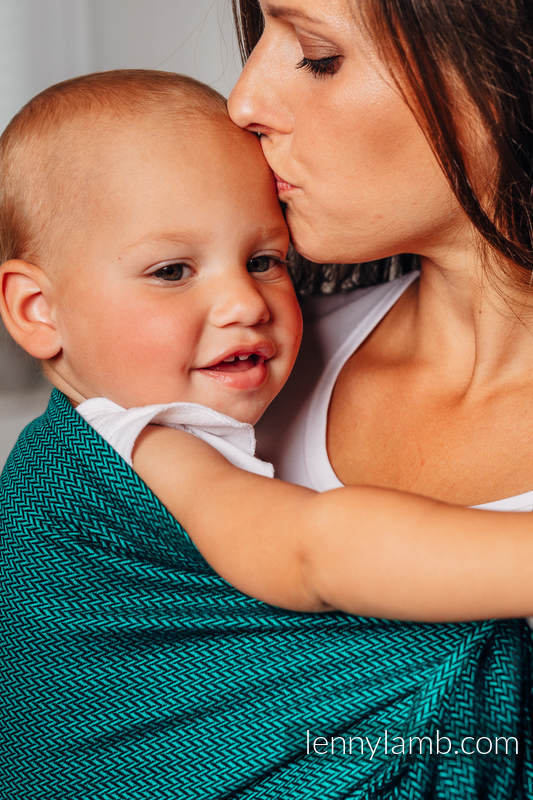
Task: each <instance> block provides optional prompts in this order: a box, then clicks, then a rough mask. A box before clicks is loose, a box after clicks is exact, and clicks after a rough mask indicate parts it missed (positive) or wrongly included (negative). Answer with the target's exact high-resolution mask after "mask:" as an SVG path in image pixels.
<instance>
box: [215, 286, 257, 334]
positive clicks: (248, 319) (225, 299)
mask: <svg viewBox="0 0 533 800" xmlns="http://www.w3.org/2000/svg"><path fill="white" fill-rule="evenodd" d="M210 321H211V323H212V324H213V325H216V326H217V327H219V328H222V327H225V326H226V325H245V326H246V327H250V326H253V325H261V324H265V323H267V322H269V321H270V309H269V307H268V304H267V303H266V301H265V299H264V297H263V295H262V294H261V292H260V291H259V288H258V286H257V284H256V283H255V281H254V279H253V278H251V277H250V276H249V275H247V276H246V277H244V278H243V279H242V280H240V281H239V282H238V283H237V282H234V281H231V282H229V283H228V285H227V286H226V287H225V288H224V289H223V290H219V291H217V293H216V298H215V301H214V303H213V305H212V307H211V314H210Z"/></svg>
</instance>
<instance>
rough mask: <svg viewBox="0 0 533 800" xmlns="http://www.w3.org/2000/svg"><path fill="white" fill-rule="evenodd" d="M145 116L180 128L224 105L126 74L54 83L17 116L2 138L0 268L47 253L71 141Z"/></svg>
mask: <svg viewBox="0 0 533 800" xmlns="http://www.w3.org/2000/svg"><path fill="white" fill-rule="evenodd" d="M150 112H153V113H159V114H164V115H167V116H168V117H169V118H173V119H175V120H176V119H180V120H181V119H183V120H184V121H185V120H190V119H191V118H192V119H197V118H198V116H200V117H201V116H204V117H205V116H217V115H224V116H226V113H227V112H226V101H225V99H224V98H223V97H222V96H221V95H220V94H218V92H216V91H215V90H214V89H211V88H210V87H209V86H206V85H205V84H203V83H200V82H199V81H196V80H194V79H193V78H189V77H187V76H184V75H177V74H175V73H172V72H161V71H155V70H141V69H128V70H112V71H109V72H96V73H93V74H91V75H82V76H80V77H77V78H72V79H70V80H67V81H63V82H62V83H58V84H56V85H54V86H51V87H50V88H48V89H45V90H44V91H43V92H41V93H40V94H38V95H36V96H35V97H34V98H33V99H32V100H30V101H29V102H28V103H27V104H26V105H25V106H24V107H23V108H22V109H21V110H20V111H19V112H18V114H16V116H15V117H14V118H13V119H12V120H11V122H10V123H9V125H8V126H7V128H6V129H5V131H4V132H3V134H2V136H1V137H0V263H3V262H4V261H7V260H9V259H11V258H21V259H25V260H28V261H35V262H36V261H37V260H38V259H39V256H40V255H41V254H42V253H43V252H46V251H47V249H48V247H49V246H50V243H51V239H52V231H53V230H54V223H55V222H57V220H63V219H64V217H65V216H66V213H65V212H68V205H69V193H68V192H65V191H62V187H63V181H64V179H65V174H66V172H68V174H69V176H70V177H71V176H72V175H75V174H76V173H75V168H72V169H70V170H66V169H65V167H66V165H69V152H68V142H69V134H70V141H71V142H72V139H73V137H76V138H78V139H79V137H80V136H82V135H83V130H91V128H94V127H95V126H96V125H97V124H99V123H100V122H101V121H102V118H104V119H106V118H107V119H108V120H113V119H121V118H125V117H127V116H129V115H132V116H136V115H142V114H145V113H150ZM69 166H71V167H72V165H69ZM63 188H64V187H63ZM56 227H57V226H56ZM56 233H57V231H56Z"/></svg>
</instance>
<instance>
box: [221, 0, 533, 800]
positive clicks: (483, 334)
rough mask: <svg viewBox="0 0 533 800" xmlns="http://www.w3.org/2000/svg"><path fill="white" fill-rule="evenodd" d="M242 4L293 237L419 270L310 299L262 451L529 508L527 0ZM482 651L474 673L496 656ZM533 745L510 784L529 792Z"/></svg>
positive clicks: (246, 111) (485, 785)
mask: <svg viewBox="0 0 533 800" xmlns="http://www.w3.org/2000/svg"><path fill="white" fill-rule="evenodd" d="M234 11H235V17H236V21H237V26H238V32H239V36H240V42H241V48H242V52H243V54H244V56H245V57H248V60H247V62H246V64H245V67H244V70H243V73H242V76H241V78H240V80H239V82H238V83H237V85H236V87H235V88H234V90H233V92H232V94H231V97H230V101H229V109H230V114H231V116H232V118H233V120H234V121H235V122H236V123H237V124H238V125H240V126H242V127H246V128H248V129H249V130H251V131H255V132H256V133H257V134H259V135H260V137H261V144H262V147H263V152H264V154H265V157H266V159H267V161H268V163H269V164H270V166H271V168H272V170H273V171H274V172H275V174H276V178H277V185H278V191H279V195H280V199H281V200H282V201H283V202H284V203H285V206H286V216H287V221H288V224H289V227H290V229H291V234H292V238H293V242H294V245H295V248H296V250H297V251H298V252H299V253H301V254H302V255H303V256H304V257H305V258H307V259H310V260H312V261H314V262H320V263H325V262H337V263H353V262H366V261H370V260H376V259H383V258H386V257H392V256H397V255H398V254H402V253H413V254H416V256H418V258H417V259H416V260H417V262H418V264H417V265H419V267H420V273H418V272H412V273H411V274H408V275H405V276H404V277H401V278H399V279H398V280H396V281H393V282H392V283H390V284H387V285H382V286H379V287H376V288H372V289H365V290H362V291H359V292H356V293H355V294H354V295H349V296H348V297H345V298H342V297H339V296H337V297H333V298H328V299H325V298H322V299H320V300H319V299H316V300H313V301H312V303H308V317H309V319H308V323H307V330H306V335H305V337H304V346H303V350H302V355H301V358H300V363H299V368H297V370H296V372H295V374H294V376H293V378H292V380H291V383H290V384H289V387H288V389H287V390H286V391H285V393H284V394H282V396H281V397H280V398H279V400H278V401H277V402H276V403H275V404H274V405H273V406H272V407H271V410H270V412H269V413H268V414H267V417H266V418H265V420H264V422H263V423H262V430H261V431H260V434H261V436H262V440H263V447H262V455H264V456H265V457H268V458H270V459H272V460H274V461H275V462H276V465H277V468H278V474H279V475H280V477H282V478H283V479H285V480H289V481H293V482H297V483H301V484H304V485H308V486H310V487H312V488H314V489H316V490H325V489H330V488H333V487H335V486H340V485H342V484H352V483H353V484H370V485H378V486H385V487H391V488H396V489H401V490H408V491H413V492H417V493H420V494H426V495H430V496H433V497H437V498H440V499H442V500H445V501H449V502H452V503H457V504H464V505H479V506H483V507H486V508H493V509H499V510H502V511H504V510H515V511H516V510H523V511H532V510H533V490H532V487H533V413H532V411H531V409H532V408H533V383H532V382H531V374H533V373H532V370H533V347H532V344H533V339H532V337H533V323H532V311H533V292H532V291H531V281H532V270H533V250H532V241H531V231H532V225H531V211H532V206H531V183H532V162H533V158H532V156H533V154H532V152H531V145H532V140H531V130H532V127H533V121H532V107H531V97H532V96H533V85H532V68H533V30H532V21H533V19H532V18H533V13H532V7H531V4H530V3H528V2H525V1H524V2H521V0H516V1H515V0H512V1H511V2H507V1H506V2H499V0H495V2H491V3H490V4H487V3H481V2H476V1H475V0H469V2H461V0H456V1H455V2H453V3H445V2H443V0H425V1H419V2H417V0H402V2H401V3H397V2H393V1H391V2H388V1H387V0H369V1H368V2H360V3H355V2H348V1H347V0H306V1H305V2H304V1H303V0H287V2H284V3H283V5H280V4H278V3H277V2H274V1H271V0H265V1H264V2H261V3H260V4H259V3H257V2H253V0H252V1H250V0H241V2H240V3H238V2H234ZM315 274H316V272H315ZM344 274H345V273H344ZM314 283H315V285H316V280H315V281H314ZM269 451H270V452H269ZM502 498H504V499H502ZM509 522H510V520H509ZM506 523H507V520H504V519H503V518H502V535H504V533H505V530H506V529H505V524H506ZM374 652H375V653H380V652H381V645H380V644H377V647H376V649H375V651H373V650H372V648H371V647H370V646H369V650H368V652H367V657H368V658H370V659H371V658H373V657H374ZM482 661H483V659H481V660H480V662H479V664H478V670H479V673H478V678H479V679H480V676H481V675H482V674H483V673H484V670H485V673H484V674H485V676H486V675H487V674H488V673H487V670H488V671H489V672H490V670H496V669H497V667H496V666H495V662H492V664H490V665H487V663H485V665H484V666H482ZM399 673H401V669H400V670H399ZM526 677H527V676H526ZM478 678H476V683H475V684H474V685H479V684H478V683H477V681H478ZM389 702H392V701H390V699H389ZM454 703H455V704H456V710H458V708H459V704H460V700H458V698H457V696H455V698H454V699H452V700H451V705H450V706H449V707H450V708H453V704H454ZM485 703H486V701H485ZM478 724H479V723H478ZM524 757H525V761H524V766H525V772H523V773H522V780H523V781H524V782H523V783H520V779H519V780H518V782H517V784H516V786H515V787H514V788H513V789H512V790H511V795H510V796H516V797H521V796H524V792H525V793H526V796H527V795H528V794H531V792H532V791H533V786H532V781H533V777H532V775H531V753H530V752H529V753H526V754H525V756H524ZM462 767H463V770H464V772H463V774H462V778H460V779H459V782H458V784H454V783H453V778H452V773H453V771H454V768H453V767H451V768H450V765H449V763H448V765H447V766H446V765H445V764H444V765H443V760H442V759H441V760H440V767H439V769H442V773H441V774H440V779H439V777H436V778H434V781H435V782H434V783H433V784H431V781H430V782H429V783H426V784H424V782H423V781H421V782H420V783H419V784H416V783H410V780H409V779H408V778H407V777H406V776H405V774H404V778H403V779H402V777H401V776H400V774H399V773H397V774H396V775H395V778H394V779H393V780H392V784H391V785H394V786H395V787H396V788H395V789H392V788H391V787H389V789H388V790H387V789H385V788H384V785H383V784H380V789H379V791H382V792H383V795H382V794H379V796H380V797H381V796H387V797H389V796H390V797H395V796H402V797H403V796H408V792H409V791H414V794H412V795H409V796H417V797H418V796H432V797H441V796H445V797H456V796H457V797H459V796H462V797H463V796H470V795H469V794H468V791H474V789H473V784H469V789H468V790H467V789H466V786H467V783H468V779H467V778H466V772H467V768H466V767H465V763H464V762H463V764H462ZM446 769H450V770H451V771H450V772H449V773H448V774H447V775H446V776H445V775H444V773H445V772H446ZM457 769H458V770H459V772H458V773H456V777H458V775H459V774H460V770H461V767H457ZM528 769H529V773H528V772H527V770H528ZM482 771H483V770H482ZM482 771H481V772H479V773H478V774H477V776H476V777H475V778H473V777H472V774H471V775H470V779H472V780H473V781H474V783H476V782H477V783H476V785H477V789H476V791H477V792H479V794H478V795H475V796H482V797H489V796H490V797H496V798H499V797H505V796H506V795H505V792H506V791H508V789H507V790H505V789H504V788H503V784H500V782H499V780H500V779H499V778H498V776H497V771H496V772H495V773H494V774H492V775H491V776H490V777H489V774H488V773H485V774H484V775H483V774H482ZM527 775H529V777H527ZM524 776H526V777H524ZM463 778H464V779H465V783H464V785H463V784H462V783H461V780H462V779H463ZM500 778H501V776H500ZM507 779H508V778H507ZM430 784H431V785H432V788H428V786H429V785H430ZM458 785H461V786H462V787H463V788H462V789H461V790H459V789H457V786H458ZM413 786H416V787H417V788H416V789H415V790H413ZM445 786H446V787H447V788H444V787H445ZM423 787H424V788H423ZM524 787H527V788H524ZM369 791H370V790H369ZM387 791H390V794H387ZM395 792H398V794H395ZM403 792H404V793H405V795H404V794H403ZM426 793H427V794H426ZM357 796H359V795H357ZM361 796H362V795H361ZM364 796H366V795H364ZM372 796H374V795H372Z"/></svg>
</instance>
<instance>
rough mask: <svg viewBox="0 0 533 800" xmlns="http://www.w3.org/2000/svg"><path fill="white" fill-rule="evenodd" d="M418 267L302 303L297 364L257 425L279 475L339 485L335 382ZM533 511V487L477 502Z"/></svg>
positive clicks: (262, 451) (261, 449)
mask: <svg viewBox="0 0 533 800" xmlns="http://www.w3.org/2000/svg"><path fill="white" fill-rule="evenodd" d="M417 277H418V272H412V273H410V274H409V275H404V276H403V277H401V278H397V279H396V280H394V281H391V282H390V283H386V284H381V285H379V286H372V287H370V288H368V289H359V290H357V291H355V292H353V293H351V294H349V295H335V296H331V297H320V298H312V299H311V300H310V301H306V307H305V309H304V312H305V313H304V316H305V325H304V331H305V333H304V341H303V343H302V349H301V351H300V355H299V357H298V361H297V364H296V367H295V370H294V372H293V374H292V376H291V378H290V380H289V382H288V384H287V387H286V388H285V389H284V390H283V392H282V393H281V395H280V396H279V398H277V400H276V401H275V402H274V403H273V404H272V405H271V407H270V409H269V410H268V411H267V413H266V414H265V416H264V417H263V419H262V420H261V422H260V423H259V425H258V426H257V440H258V448H257V449H258V455H259V456H260V457H262V458H265V459H267V460H268V461H272V462H274V466H275V469H276V476H277V477H278V478H281V479H282V480H285V481H290V482H291V483H298V484H301V485H302V486H308V487H310V488H311V489H315V490H316V491H325V490H327V489H334V488H339V487H340V486H342V483H341V482H340V481H339V479H338V477H337V475H336V474H335V472H334V470H333V467H332V466H331V463H330V460H329V457H328V452H327V446H326V429H327V417H328V408H329V404H330V400H331V395H332V392H333V387H334V386H335V382H336V380H337V377H338V376H339V373H340V371H341V370H342V368H343V366H344V364H345V363H346V361H347V360H348V358H349V357H350V356H351V355H352V354H353V353H354V352H355V351H356V350H357V348H358V347H359V346H360V345H361V344H362V342H363V341H364V340H365V339H366V337H367V336H368V335H369V334H370V333H371V331H372V330H373V329H374V328H375V327H376V325H377V324H378V323H379V322H380V321H381V320H382V319H383V317H384V316H385V314H386V313H387V312H388V311H389V310H390V309H391V308H392V306H393V305H394V304H395V303H396V301H397V300H398V299H399V297H400V296H401V295H402V293H403V292H404V291H405V290H406V289H407V287H408V286H409V285H410V284H411V283H412V282H413V281H414V280H416V278H417ZM476 507H477V508H486V509H491V510H494V511H533V490H532V491H530V492H525V493H524V494H520V495H515V496H513V497H507V498H504V499H499V500H494V501H492V502H490V503H484V504H483V505H480V506H476Z"/></svg>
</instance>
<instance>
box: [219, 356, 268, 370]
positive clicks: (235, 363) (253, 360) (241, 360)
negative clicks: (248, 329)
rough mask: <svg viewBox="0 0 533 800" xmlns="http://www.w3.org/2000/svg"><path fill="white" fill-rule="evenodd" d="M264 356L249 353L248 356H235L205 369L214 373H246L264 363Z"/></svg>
mask: <svg viewBox="0 0 533 800" xmlns="http://www.w3.org/2000/svg"><path fill="white" fill-rule="evenodd" d="M264 360H265V359H264V358H263V356H260V355H258V354H257V353H247V354H246V355H244V354H243V355H240V356H239V355H235V356H230V357H229V358H225V359H224V361H219V362H218V364H213V366H211V367H204V369H207V370H210V371H214V372H246V370H248V369H252V368H253V367H255V366H256V365H257V364H260V363H263V362H264Z"/></svg>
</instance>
